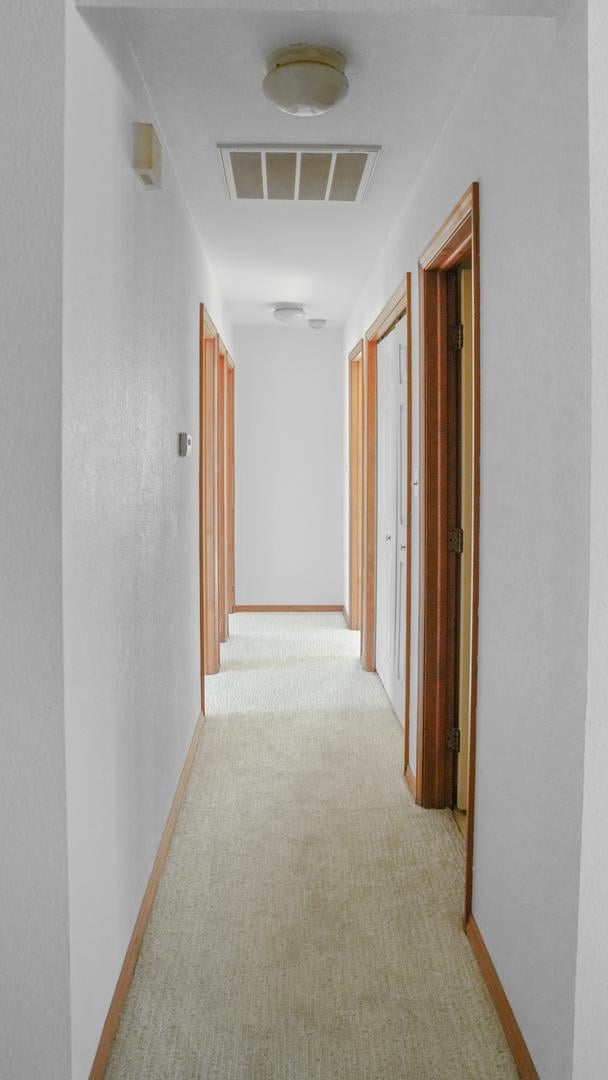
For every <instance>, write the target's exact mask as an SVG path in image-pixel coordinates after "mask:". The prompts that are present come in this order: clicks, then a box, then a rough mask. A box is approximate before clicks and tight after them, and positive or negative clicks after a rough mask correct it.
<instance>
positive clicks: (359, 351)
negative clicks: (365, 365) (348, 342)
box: [348, 338, 364, 364]
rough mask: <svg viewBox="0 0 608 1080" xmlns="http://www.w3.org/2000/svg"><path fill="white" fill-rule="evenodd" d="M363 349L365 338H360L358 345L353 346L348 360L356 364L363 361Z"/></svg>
mask: <svg viewBox="0 0 608 1080" xmlns="http://www.w3.org/2000/svg"><path fill="white" fill-rule="evenodd" d="M363 348H364V342H363V338H360V339H359V341H358V342H357V344H356V345H354V346H353V348H352V349H351V350H350V352H349V354H348V359H349V360H350V361H351V363H353V364H354V363H356V362H357V361H358V360H362V359H363Z"/></svg>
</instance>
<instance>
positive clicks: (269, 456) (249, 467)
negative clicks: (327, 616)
mask: <svg viewBox="0 0 608 1080" xmlns="http://www.w3.org/2000/svg"><path fill="white" fill-rule="evenodd" d="M235 348H236V351H237V355H238V358H239V368H238V372H237V377H236V598H237V603H239V604H342V603H343V582H342V562H343V512H342V497H343V495H342V487H343V481H342V446H343V438H344V434H343V395H344V384H343V378H344V375H343V364H342V335H341V333H340V331H338V330H330V329H326V330H322V331H312V330H309V329H308V328H306V329H304V328H297V329H293V328H292V329H289V328H282V327H276V328H275V327H272V328H271V329H261V328H259V327H237V328H235Z"/></svg>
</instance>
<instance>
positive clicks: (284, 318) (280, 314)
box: [274, 304, 304, 323]
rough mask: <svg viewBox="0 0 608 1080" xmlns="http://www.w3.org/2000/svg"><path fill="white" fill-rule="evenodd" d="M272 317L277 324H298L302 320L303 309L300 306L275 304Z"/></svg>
mask: <svg viewBox="0 0 608 1080" xmlns="http://www.w3.org/2000/svg"><path fill="white" fill-rule="evenodd" d="M274 317H275V319H276V320H277V322H281V323H290V322H298V321H299V320H300V319H303V318H304V308H303V307H302V306H301V305H300V304H276V305H275V309H274Z"/></svg>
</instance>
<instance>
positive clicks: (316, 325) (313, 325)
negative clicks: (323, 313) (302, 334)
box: [308, 319, 327, 330]
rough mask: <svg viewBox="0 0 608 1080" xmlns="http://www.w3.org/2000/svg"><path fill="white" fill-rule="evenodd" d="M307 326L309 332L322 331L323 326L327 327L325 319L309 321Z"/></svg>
mask: <svg viewBox="0 0 608 1080" xmlns="http://www.w3.org/2000/svg"><path fill="white" fill-rule="evenodd" d="M308 325H309V326H310V329H311V330H322V329H323V327H324V326H327V319H309V320H308Z"/></svg>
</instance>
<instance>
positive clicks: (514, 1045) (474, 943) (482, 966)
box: [465, 914, 539, 1080]
mask: <svg viewBox="0 0 608 1080" xmlns="http://www.w3.org/2000/svg"><path fill="white" fill-rule="evenodd" d="M465 930H466V932H467V936H468V939H469V942H470V944H471V948H472V950H473V953H474V955H475V959H476V960H477V963H478V964H479V970H480V971H481V974H482V976H483V980H484V982H485V984H486V986H487V988H488V993H489V994H490V997H491V998H492V1002H493V1003H494V1008H495V1009H496V1012H497V1014H498V1019H499V1020H500V1022H501V1024H502V1028H503V1031H504V1033H505V1037H506V1040H507V1042H508V1044H509V1047H510V1050H511V1053H512V1054H513V1058H514V1060H515V1064H516V1065H517V1068H518V1069H519V1073H520V1076H521V1077H522V1080H539V1077H538V1072H537V1071H536V1067H535V1065H534V1062H533V1060H532V1055H531V1054H530V1051H529V1050H528V1047H527V1045H526V1041H525V1039H524V1037H523V1035H522V1032H521V1028H520V1026H519V1024H518V1023H517V1020H516V1019H515V1013H514V1012H513V1009H512V1008H511V1004H510V1002H509V999H508V997H507V995H506V993H505V990H504V987H503V985H502V983H501V981H500V979H499V977H498V973H497V971H496V968H495V967H494V964H493V962H492V957H491V956H490V954H489V952H488V949H487V946H486V943H485V941H484V940H483V937H482V936H481V932H480V930H479V927H478V925H477V923H476V922H475V919H474V918H473V916H472V915H471V914H469V916H468V917H467V920H466V924H465Z"/></svg>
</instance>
